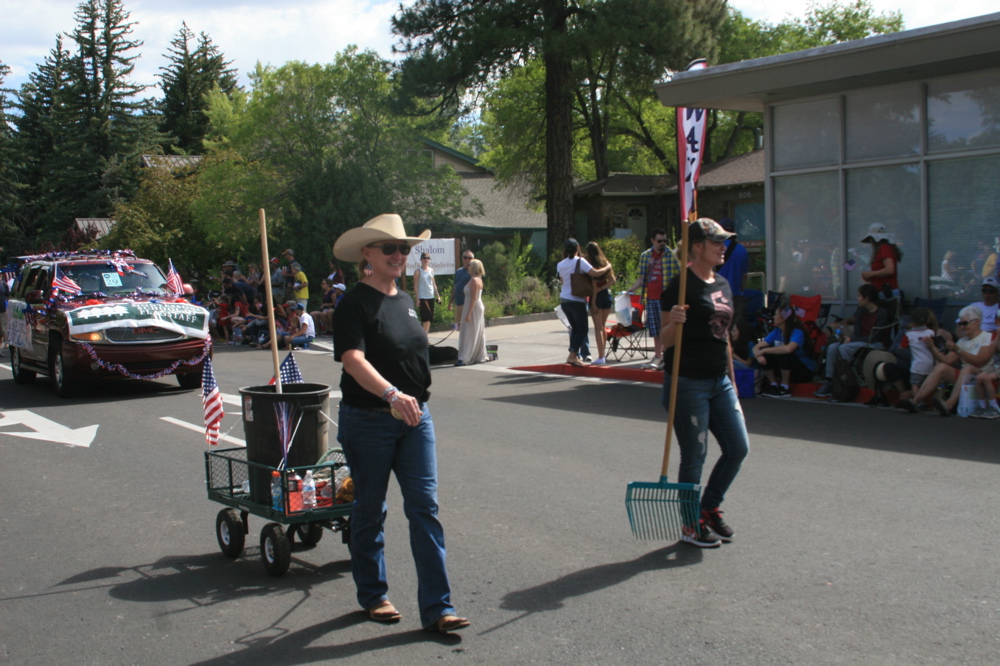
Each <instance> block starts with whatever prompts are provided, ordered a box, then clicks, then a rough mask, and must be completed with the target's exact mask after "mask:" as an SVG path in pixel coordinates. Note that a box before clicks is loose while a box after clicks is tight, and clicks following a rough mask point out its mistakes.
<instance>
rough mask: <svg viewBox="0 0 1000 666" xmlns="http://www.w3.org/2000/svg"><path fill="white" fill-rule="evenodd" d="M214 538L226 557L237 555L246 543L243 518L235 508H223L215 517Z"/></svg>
mask: <svg viewBox="0 0 1000 666" xmlns="http://www.w3.org/2000/svg"><path fill="white" fill-rule="evenodd" d="M215 538H216V539H218V540H219V548H221V549H222V554H223V555H225V556H226V557H239V556H240V553H242V552H243V546H244V544H245V543H246V531H245V530H244V528H243V519H242V518H241V517H240V514H239V513H238V512H237V511H236V509H223V510H222V511H220V512H219V515H218V516H216V517H215Z"/></svg>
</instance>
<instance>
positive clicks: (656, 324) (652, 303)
mask: <svg viewBox="0 0 1000 666" xmlns="http://www.w3.org/2000/svg"><path fill="white" fill-rule="evenodd" d="M651 237H652V239H653V247H651V248H649V249H648V250H646V251H645V252H643V253H642V254H641V255H639V278H638V279H637V280H636V281H635V284H633V285H632V288H631V289H629V291H630V292H634V291H636V290H637V289H639V288H640V287H641V288H642V291H643V292H644V298H645V306H646V328H648V329H649V334H650V336H652V338H653V360H652V361H651V362H649V363H643V364H642V365H641V366H640V367H642V368H643V369H645V370H659V369H661V367H660V366H661V365H662V364H663V343H662V342H660V296H661V295H662V294H663V290H664V289H666V288H667V285H668V284H670V281H671V280H673V279H674V278H675V277H677V276H678V275H679V274H680V272H681V270H680V266H679V265H678V263H677V258H676V257H674V253H673V251H672V250H671V249H670V248H669V247H667V232H666V231H664V230H663V229H654V230H653V233H652V234H651Z"/></svg>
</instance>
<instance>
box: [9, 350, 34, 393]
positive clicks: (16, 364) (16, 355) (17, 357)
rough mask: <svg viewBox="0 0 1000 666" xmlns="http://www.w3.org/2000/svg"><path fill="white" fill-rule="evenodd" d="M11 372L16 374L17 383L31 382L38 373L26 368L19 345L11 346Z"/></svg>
mask: <svg viewBox="0 0 1000 666" xmlns="http://www.w3.org/2000/svg"><path fill="white" fill-rule="evenodd" d="M10 372H11V374H12V375H14V383H15V384H30V383H32V382H33V381H35V376H36V374H35V373H34V372H33V371H31V370H25V369H24V360H23V359H22V358H21V350H20V349H18V348H17V347H11V348H10Z"/></svg>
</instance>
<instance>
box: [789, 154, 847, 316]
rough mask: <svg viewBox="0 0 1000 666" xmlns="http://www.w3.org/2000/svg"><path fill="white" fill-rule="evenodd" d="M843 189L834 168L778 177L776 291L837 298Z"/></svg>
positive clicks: (841, 262) (840, 261)
mask: <svg viewBox="0 0 1000 666" xmlns="http://www.w3.org/2000/svg"><path fill="white" fill-rule="evenodd" d="M839 192H840V185H839V181H838V176H837V173H836V172H827V173H816V174H807V175H801V176H784V177H779V178H775V179H774V236H775V238H774V240H775V245H774V247H775V255H774V268H775V275H776V276H777V277H776V279H775V280H774V282H773V284H774V286H775V287H776V288H777V289H778V291H783V292H784V293H785V294H805V295H812V294H817V293H819V294H822V295H823V296H824V297H825V298H828V297H831V296H833V294H834V290H835V289H837V287H838V286H839V285H837V284H836V283H835V279H836V278H838V276H839V275H840V272H841V271H842V270H843V269H840V268H839V266H840V265H841V264H843V260H841V259H839V247H840V196H839Z"/></svg>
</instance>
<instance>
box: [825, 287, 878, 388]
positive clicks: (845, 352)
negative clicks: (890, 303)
mask: <svg viewBox="0 0 1000 666" xmlns="http://www.w3.org/2000/svg"><path fill="white" fill-rule="evenodd" d="M888 323H889V313H887V312H886V311H885V308H883V307H882V306H881V305H879V297H878V289H877V288H876V287H875V286H874V285H871V284H867V283H866V284H863V285H861V286H860V287H858V309H857V310H855V311H854V314H853V315H851V316H850V317H848V318H847V319H845V320H844V321H842V322H841V326H843V327H845V328H846V327H847V326H850V325H852V324H853V326H854V329H853V331H852V332H851V334H850V335H845V336H843V337H842V338H840V340H837V341H834V342H831V343H830V344H828V345H827V348H826V368H825V377H826V381H825V382H824V383H823V385H822V386H821V387H820V388H819V390H818V391H816V392H815V393H813V395H814V396H816V397H817V398H826V397H828V396H830V395H831V394H832V393H833V372H834V366H835V365H836V362H837V359H838V358H844V359H848V360H853V359H854V357H855V355H856V354H857V353H858V352H859V351H861V350H862V349H865V348H869V349H885V342H886V338H887V337H888V335H887V333H886V331H887V330H888V329H885V328H884V327H885V326H886V325H888Z"/></svg>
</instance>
